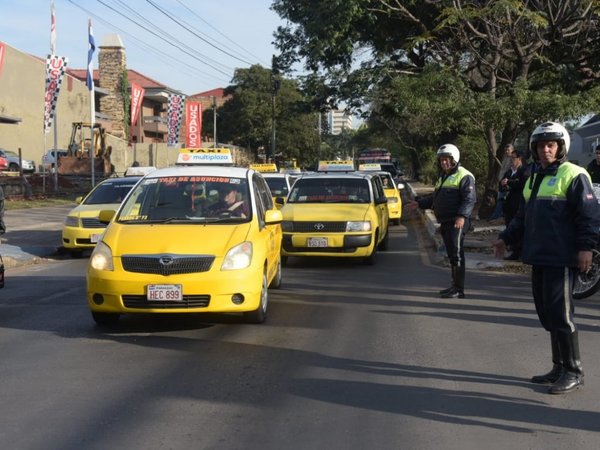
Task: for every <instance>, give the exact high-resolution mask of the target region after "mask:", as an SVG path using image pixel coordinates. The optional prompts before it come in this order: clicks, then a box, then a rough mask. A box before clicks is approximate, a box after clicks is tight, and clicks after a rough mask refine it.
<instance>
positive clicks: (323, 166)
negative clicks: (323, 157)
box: [317, 159, 355, 172]
mask: <svg viewBox="0 0 600 450" xmlns="http://www.w3.org/2000/svg"><path fill="white" fill-rule="evenodd" d="M354 170H355V169H354V161H353V160H351V159H346V160H342V161H319V168H318V169H317V172H350V171H354Z"/></svg>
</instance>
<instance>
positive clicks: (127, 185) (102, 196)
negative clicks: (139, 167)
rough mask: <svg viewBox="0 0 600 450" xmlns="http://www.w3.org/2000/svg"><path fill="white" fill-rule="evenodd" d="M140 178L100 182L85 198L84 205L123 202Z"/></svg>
mask: <svg viewBox="0 0 600 450" xmlns="http://www.w3.org/2000/svg"><path fill="white" fill-rule="evenodd" d="M138 180H139V178H135V179H131V180H127V181H105V182H103V183H101V184H99V185H98V186H97V187H96V189H94V190H93V191H92V192H91V193H90V195H88V196H87V198H86V199H85V200H84V202H83V204H84V205H99V204H102V203H121V202H122V201H123V199H124V198H125V197H126V196H127V194H128V193H129V191H130V190H131V188H132V187H133V186H134V185H135V183H137V181H138Z"/></svg>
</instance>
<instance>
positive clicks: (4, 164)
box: [0, 156, 8, 171]
mask: <svg viewBox="0 0 600 450" xmlns="http://www.w3.org/2000/svg"><path fill="white" fill-rule="evenodd" d="M2 170H8V159H6V158H4V157H3V156H0V171H2Z"/></svg>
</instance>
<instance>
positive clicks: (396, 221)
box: [358, 163, 402, 225]
mask: <svg viewBox="0 0 600 450" xmlns="http://www.w3.org/2000/svg"><path fill="white" fill-rule="evenodd" d="M358 170H360V171H363V172H368V173H372V174H373V173H374V174H377V175H378V176H379V177H380V178H381V181H382V183H383V190H384V192H385V196H386V197H387V199H388V204H387V206H388V213H389V215H390V222H391V223H392V225H400V219H401V218H402V196H401V195H400V189H399V187H398V185H397V184H396V182H395V181H394V178H393V177H392V174H391V173H390V172H386V171H384V170H381V164H375V163H372V164H361V165H359V166H358Z"/></svg>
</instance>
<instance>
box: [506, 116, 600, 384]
mask: <svg viewBox="0 0 600 450" xmlns="http://www.w3.org/2000/svg"><path fill="white" fill-rule="evenodd" d="M569 143H570V138H569V133H568V131H567V130H566V129H565V128H564V127H563V126H562V125H560V124H558V123H555V122H546V123H543V124H541V125H540V126H538V127H537V128H536V129H535V130H534V132H533V133H532V135H531V138H530V140H529V148H530V151H531V154H532V157H533V159H534V161H535V164H534V165H533V168H532V173H531V175H530V177H529V178H528V180H527V181H526V183H525V187H524V189H523V199H522V201H521V205H520V207H519V211H518V213H517V215H516V216H515V218H514V219H513V220H512V221H511V222H510V224H509V225H508V226H507V228H506V229H505V230H504V231H503V232H502V233H500V236H499V239H498V240H497V241H496V242H495V243H494V247H495V250H496V256H497V257H500V258H501V257H503V256H504V251H505V249H506V244H509V245H511V244H514V243H516V242H518V241H519V240H522V242H523V247H522V251H521V259H522V261H523V262H524V263H526V264H530V265H531V266H532V268H531V284H532V292H533V300H534V303H535V309H536V312H537V314H538V317H539V320H540V323H541V324H542V326H543V327H544V328H545V329H546V331H548V332H549V333H550V345H551V350H552V363H553V365H552V369H551V370H550V371H549V372H548V373H545V374H543V375H536V376H534V377H532V378H531V381H532V382H533V383H538V384H548V385H550V387H549V390H548V392H549V393H551V394H565V393H568V392H572V391H573V390H575V389H578V388H579V387H581V386H583V370H582V366H581V357H580V354H579V340H578V335H577V328H576V326H575V322H574V320H573V311H574V309H573V301H572V300H573V299H572V296H571V291H572V288H573V282H574V279H575V277H576V275H577V271H578V270H579V271H582V272H587V271H588V270H589V269H590V267H591V264H592V249H593V248H594V247H595V245H596V242H597V240H598V230H599V229H600V207H599V205H598V201H597V200H596V198H595V196H594V192H593V190H592V185H591V181H590V176H589V174H588V173H587V171H586V170H585V169H584V168H582V167H579V166H577V165H575V164H572V163H570V162H568V161H566V157H567V153H568V151H569Z"/></svg>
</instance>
